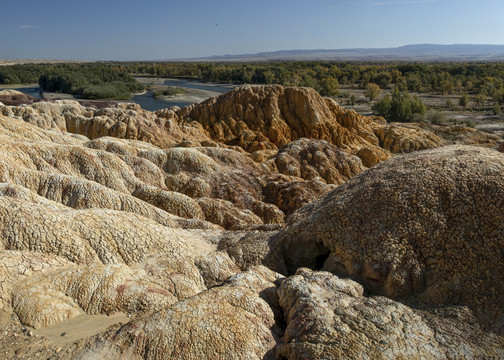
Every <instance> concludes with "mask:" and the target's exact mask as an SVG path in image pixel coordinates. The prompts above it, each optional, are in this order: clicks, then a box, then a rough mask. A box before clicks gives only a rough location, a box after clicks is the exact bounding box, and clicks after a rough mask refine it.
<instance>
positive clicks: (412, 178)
mask: <svg viewBox="0 0 504 360" xmlns="http://www.w3.org/2000/svg"><path fill="white" fill-rule="evenodd" d="M503 197H504V156H502V155H501V154H500V153H499V152H497V151H495V150H487V149H484V148H479V147H463V146H449V147H443V148H439V149H434V150H429V151H424V152H419V153H414V154H411V155H405V156H397V157H394V158H392V159H390V160H388V161H386V162H384V163H382V164H379V165H377V166H375V167H373V168H372V169H369V170H368V171H366V172H364V173H361V174H359V175H357V176H355V177H353V178H352V179H351V180H350V181H348V182H347V183H345V184H343V185H341V186H339V187H338V188H337V189H336V190H334V191H332V192H331V193H329V194H328V195H327V196H325V197H324V198H322V199H320V200H317V201H315V202H313V203H311V204H309V205H307V206H305V207H303V208H302V209H300V210H299V211H298V212H297V213H294V214H293V215H291V223H292V225H291V226H289V227H287V228H286V230H284V232H283V233H282V234H281V235H280V240H279V241H280V243H281V244H282V245H281V246H283V248H284V249H286V250H285V251H286V256H285V259H286V261H287V268H288V269H289V271H291V272H294V271H295V269H296V268H298V267H299V266H310V267H312V268H315V267H319V268H322V269H325V270H329V271H333V272H336V273H338V274H341V275H344V276H350V277H352V278H355V279H358V280H359V281H361V282H362V283H363V284H364V285H365V286H366V288H368V289H370V290H371V291H373V292H375V293H378V294H382V295H385V296H387V297H390V298H393V299H398V298H405V297H407V296H410V295H416V296H417V299H418V300H419V301H421V302H424V303H428V304H437V305H441V304H457V305H468V306H471V307H473V308H475V309H477V312H478V314H479V317H480V319H481V321H482V322H483V323H484V324H486V325H487V326H488V327H491V328H493V329H494V330H496V331H499V332H502V331H504V303H503V302H502V297H501V296H499V295H498V294H503V293H504V283H503V282H502V281H501V274H502V272H503V271H504V262H503V261H502V258H501V256H500V255H501V254H502V251H503V250H504V238H503V236H502V233H503V231H504V229H503V228H502V227H503V226H504V218H503V215H502V214H503V213H504V203H503V202H502V201H501V198H503ZM299 248H303V249H304V251H303V252H296V250H294V249H299ZM317 265H318V266H317Z"/></svg>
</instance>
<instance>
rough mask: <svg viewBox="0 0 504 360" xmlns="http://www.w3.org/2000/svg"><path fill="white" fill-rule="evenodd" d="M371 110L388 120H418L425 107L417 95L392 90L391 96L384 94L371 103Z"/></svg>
mask: <svg viewBox="0 0 504 360" xmlns="http://www.w3.org/2000/svg"><path fill="white" fill-rule="evenodd" d="M373 111H374V112H375V113H376V114H377V115H380V116H383V117H385V118H386V119H387V120H388V121H400V122H410V121H418V120H420V119H421V118H422V116H423V115H424V114H425V111H426V108H425V105H424V103H423V102H422V100H420V99H419V98H418V96H416V95H415V96H411V95H410V94H408V93H402V92H400V91H399V90H398V89H396V90H395V91H394V94H393V95H392V98H390V96H389V95H388V94H386V95H385V96H384V97H383V99H381V100H380V101H377V102H376V103H375V104H374V105H373Z"/></svg>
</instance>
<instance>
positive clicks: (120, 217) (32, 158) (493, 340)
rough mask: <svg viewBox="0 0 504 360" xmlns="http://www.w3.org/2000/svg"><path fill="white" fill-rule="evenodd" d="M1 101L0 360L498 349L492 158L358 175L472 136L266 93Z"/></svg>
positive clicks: (472, 154) (275, 90)
mask: <svg viewBox="0 0 504 360" xmlns="http://www.w3.org/2000/svg"><path fill="white" fill-rule="evenodd" d="M0 113H1V114H4V115H0V219H1V221H0V280H1V281H0V358H8V359H10V358H19V359H25V358H26V359H28V358H32V359H33V358H55V359H76V358H77V359H79V358H106V359H157V358H163V359H164V358H173V359H177V358H184V359H201V358H223V359H225V358H230V359H231V358H232V359H235V358H243V359H254V358H257V359H270V358H271V359H273V358H278V359H285V358H288V359H301V358H315V359H316V358H328V357H333V358H334V357H336V358H337V357H345V358H362V357H363V356H367V357H369V358H400V357H401V356H402V357H403V358H417V357H424V358H439V357H441V358H442V357H446V358H453V359H455V358H460V357H464V356H465V357H468V358H481V359H484V358H485V359H486V358H492V357H493V358H500V357H502V356H503V350H502V349H503V340H502V336H500V335H496V333H498V332H499V331H502V321H503V317H502V315H503V312H502V302H501V300H500V299H502V294H503V293H504V291H503V290H504V289H503V286H504V285H503V283H502V273H503V264H502V252H503V244H502V237H501V233H502V230H503V229H501V227H502V224H503V223H504V222H503V221H502V220H504V219H502V218H501V215H500V214H501V213H502V210H503V209H502V206H501V205H502V204H501V201H500V199H501V198H503V196H502V195H504V194H502V191H503V189H502V184H503V183H504V182H503V181H502V180H503V179H502V174H503V171H502V170H504V169H502V166H503V162H502V159H501V157H502V155H500V154H499V153H497V152H492V151H490V150H482V149H479V148H474V147H448V148H441V149H439V150H434V151H433V150H429V151H425V152H420V153H415V154H411V155H409V156H404V157H400V156H397V157H393V158H392V159H390V160H387V161H386V162H384V163H383V164H379V165H377V166H376V167H374V168H371V169H367V167H369V166H371V165H374V164H376V163H378V162H380V161H382V160H384V159H386V158H388V157H390V156H392V152H396V153H402V152H408V151H412V150H418V149H426V148H429V147H435V146H438V145H440V144H444V143H446V142H452V141H456V142H457V141H473V140H474V141H476V140H477V139H478V136H479V135H478V132H475V133H474V134H473V135H471V136H469V137H466V135H463V137H459V136H455V137H453V138H452V139H450V138H449V136H442V137H443V139H444V140H441V139H440V138H438V137H436V136H435V135H433V134H432V133H431V132H429V131H428V130H425V129H424V128H423V127H424V126H423V125H411V124H408V125H400V124H392V125H388V124H386V123H385V122H384V121H383V119H381V118H370V117H362V116H359V115H357V114H356V113H354V112H348V111H346V110H344V109H343V108H341V107H339V106H338V105H336V104H335V103H334V102H333V101H332V100H328V99H323V98H321V97H320V96H318V95H317V94H316V93H314V92H313V91H312V90H309V89H300V88H290V89H287V88H283V87H279V86H263V87H242V88H239V89H236V90H235V91H234V92H232V93H229V94H226V95H223V96H221V97H219V98H215V99H211V100H209V101H207V102H205V103H202V104H199V105H194V106H191V107H188V108H185V109H177V108H172V109H165V110H162V111H158V112H156V113H150V112H146V111H143V110H141V109H139V108H138V107H137V106H135V105H118V106H115V107H113V108H103V109H98V108H92V107H86V106H81V105H79V104H77V103H76V102H73V101H55V102H39V103H37V104H31V105H28V106H5V105H0ZM196 116H198V117H199V118H198V119H196V118H195V117H196ZM196 120H197V121H196ZM198 121H199V122H198ZM307 136H308V137H312V138H306V137H307ZM464 139H465V140H464ZM468 139H470V140H468ZM481 139H483V140H484V141H483V140H481V142H479V143H480V144H483V146H488V144H489V141H490V140H491V139H490V138H485V137H482V138H481ZM485 139H486V140H485ZM487 140H488V141H487ZM478 141H479V140H478ZM485 141H487V142H485ZM331 190H333V191H332V192H331V193H329V194H327V196H326V197H325V198H320V199H319V200H316V201H315V202H313V200H315V199H317V198H319V197H320V196H323V195H324V194H326V193H327V192H329V191H331ZM302 206H303V207H302ZM301 207H302V208H301ZM300 208H301V209H300ZM298 209H299V210H298ZM296 210H297V211H296ZM286 216H288V217H287V219H286ZM286 220H287V224H285V221H286ZM223 228H225V229H232V230H233V231H227V230H224V229H223ZM264 266H267V267H268V268H269V269H268V268H266V267H264ZM301 266H309V267H311V268H314V269H321V268H322V269H324V270H330V271H333V272H335V273H338V274H341V275H349V276H351V277H353V278H354V279H355V280H358V281H360V283H361V285H359V284H358V283H356V282H354V281H353V280H349V279H345V280H343V279H341V278H337V277H336V276H334V275H331V274H329V273H326V272H311V271H310V270H307V269H302V270H299V271H298V272H297V275H294V276H291V277H290V278H287V279H285V278H283V277H282V276H281V275H278V274H277V273H275V272H274V271H276V272H278V273H283V274H294V273H296V271H297V270H298V268H299V267H301ZM365 289H366V290H365ZM376 293H378V294H384V295H386V296H389V297H392V298H395V299H399V300H400V301H402V303H399V302H397V301H394V300H390V299H387V298H384V297H380V296H372V295H371V294H376ZM454 304H455V306H454ZM104 319H106V320H104ZM88 321H89V323H88ZM76 323H77V324H78V326H77V327H76V325H75V324H76ZM480 323H481V324H483V326H484V327H486V328H490V329H492V330H493V331H495V333H491V332H487V331H486V330H482V329H481V328H480V327H479V324H480ZM79 324H80V325H79ZM82 324H86V325H85V327H86V328H85V329H84V330H85V331H83V329H82V328H80V329H79V326H81V325H82ZM88 324H92V325H88ZM104 324H112V326H111V327H110V328H109V329H108V330H107V329H106V325H104ZM82 326H84V325H82ZM33 328H36V329H33ZM51 331H52V332H53V335H48V334H50V333H51ZM38 334H46V335H44V336H43V337H42V336H39V335H38ZM45 336H49V337H48V338H46V337H45ZM51 336H52V337H51Z"/></svg>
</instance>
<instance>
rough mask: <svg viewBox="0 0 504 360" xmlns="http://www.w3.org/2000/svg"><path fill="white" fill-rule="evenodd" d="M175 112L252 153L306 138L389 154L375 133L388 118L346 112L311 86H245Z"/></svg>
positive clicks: (381, 156)
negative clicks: (380, 145) (379, 144)
mask: <svg viewBox="0 0 504 360" xmlns="http://www.w3.org/2000/svg"><path fill="white" fill-rule="evenodd" d="M176 115H177V116H178V119H179V122H183V123H188V124H192V123H194V122H195V121H197V122H198V123H199V124H202V126H203V129H205V130H206V131H207V132H208V133H209V134H210V136H211V137H212V139H214V140H216V141H219V142H223V143H225V144H229V145H238V146H240V147H242V148H244V149H245V150H247V151H249V152H254V151H258V150H264V149H277V148H279V147H281V146H283V145H285V144H287V143H289V142H290V141H293V140H296V139H299V138H301V137H306V138H314V139H321V140H326V141H328V142H330V143H332V144H334V145H336V146H338V147H339V148H341V149H344V150H347V151H350V152H353V153H357V152H358V151H359V150H361V149H369V150H370V151H372V152H373V154H375V158H376V159H377V160H379V161H381V160H383V159H386V158H388V157H390V153H389V152H388V151H386V150H383V149H382V148H380V147H379V146H378V138H377V137H376V135H375V134H374V129H375V128H380V127H382V126H385V122H384V120H383V119H374V118H369V117H362V116H360V115H357V113H355V112H352V111H346V110H344V109H343V108H341V107H340V106H338V105H337V104H336V103H335V102H334V101H333V100H331V99H324V98H322V97H321V96H320V95H319V94H318V93H317V92H316V91H315V90H313V89H310V88H284V87H282V86H279V85H270V86H250V85H248V86H241V87H238V88H236V89H235V90H234V91H231V92H229V93H227V94H224V95H222V96H220V97H218V98H211V99H209V100H207V101H205V102H203V103H201V104H196V105H192V106H187V107H185V108H182V109H180V110H179V111H178V112H177V114H176ZM370 165H374V164H369V165H367V166H370Z"/></svg>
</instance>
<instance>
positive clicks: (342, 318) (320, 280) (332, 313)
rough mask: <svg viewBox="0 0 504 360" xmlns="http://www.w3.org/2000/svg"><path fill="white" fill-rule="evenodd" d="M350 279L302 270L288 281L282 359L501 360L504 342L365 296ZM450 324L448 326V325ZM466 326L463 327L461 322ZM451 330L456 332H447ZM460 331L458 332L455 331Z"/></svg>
mask: <svg viewBox="0 0 504 360" xmlns="http://www.w3.org/2000/svg"><path fill="white" fill-rule="evenodd" d="M363 291H364V289H363V288H362V286H361V285H359V284H358V283H356V282H354V281H352V280H349V279H339V278H338V277H336V276H334V275H332V274H330V273H327V272H312V271H310V270H308V269H303V268H302V269H299V270H298V272H297V274H296V275H295V276H292V277H290V278H288V279H287V280H285V281H283V282H282V285H281V286H280V289H279V296H280V305H281V307H282V309H283V311H284V313H285V321H286V323H287V328H286V330H285V335H284V336H283V338H282V340H281V343H280V344H279V345H278V346H277V347H276V356H277V358H279V359H289V360H291V359H292V360H294V359H342V358H344V359H444V358H448V359H462V358H471V359H474V358H478V359H486V358H488V359H489V358H495V359H497V358H501V357H502V356H504V341H503V339H502V338H500V337H498V336H495V335H494V334H488V333H484V332H482V331H481V330H480V329H479V328H478V327H477V326H469V324H471V317H470V314H467V311H466V310H464V309H457V308H454V309H452V310H451V311H452V314H451V315H452V317H453V315H454V314H457V316H459V317H463V316H464V317H467V318H466V319H464V320H466V321H467V323H466V324H467V325H466V326H464V327H463V328H459V329H457V328H456V326H457V322H455V321H453V319H450V318H448V317H447V318H443V317H442V316H437V317H434V316H432V315H430V316H429V315H427V314H423V313H422V312H420V311H416V310H413V309H410V308H408V307H407V306H405V305H403V304H401V303H398V302H395V301H392V300H390V299H387V298H384V297H381V296H377V297H367V296H363ZM443 323H444V325H443ZM458 325H459V326H460V324H458ZM446 328H449V329H451V330H450V331H449V332H445V330H446ZM453 329H455V331H453Z"/></svg>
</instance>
